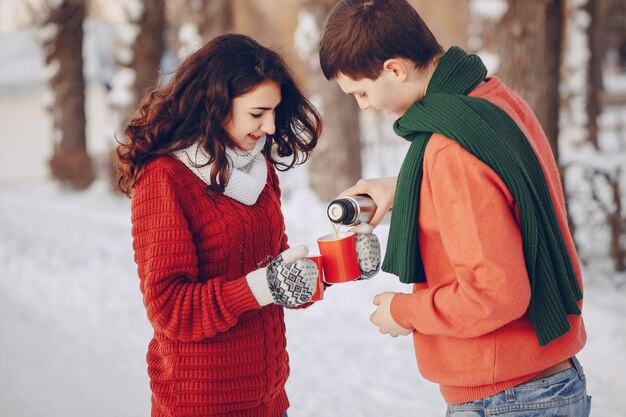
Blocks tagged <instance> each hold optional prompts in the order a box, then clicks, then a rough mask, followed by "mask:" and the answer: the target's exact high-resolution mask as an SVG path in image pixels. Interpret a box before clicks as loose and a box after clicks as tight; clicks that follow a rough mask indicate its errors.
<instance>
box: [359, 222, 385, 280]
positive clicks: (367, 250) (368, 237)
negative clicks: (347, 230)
mask: <svg viewBox="0 0 626 417" xmlns="http://www.w3.org/2000/svg"><path fill="white" fill-rule="evenodd" d="M373 230H374V228H373V227H372V226H370V225H369V224H367V223H361V224H359V225H358V226H355V227H354V228H352V231H353V232H355V233H356V255H357V259H358V261H359V268H360V269H361V276H360V277H359V278H358V279H359V280H363V279H370V278H372V277H373V276H374V275H376V274H377V273H378V271H380V263H381V262H380V261H381V258H382V255H381V251H380V242H379V241H378V237H376V235H375V234H374V233H372V231H373Z"/></svg>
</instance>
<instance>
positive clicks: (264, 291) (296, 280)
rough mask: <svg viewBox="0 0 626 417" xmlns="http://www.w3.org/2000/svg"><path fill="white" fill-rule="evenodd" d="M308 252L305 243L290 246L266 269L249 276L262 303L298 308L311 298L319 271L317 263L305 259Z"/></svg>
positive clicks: (257, 297) (255, 294)
mask: <svg viewBox="0 0 626 417" xmlns="http://www.w3.org/2000/svg"><path fill="white" fill-rule="evenodd" d="M308 252H309V251H308V249H307V247H306V246H304V245H300V246H296V247H293V248H290V249H287V250H286V251H284V252H283V253H281V254H280V255H278V256H277V257H276V258H274V259H273V260H272V261H271V262H270V263H269V265H268V266H267V267H266V268H260V269H257V270H256V271H253V272H251V273H249V274H248V275H247V276H246V280H247V281H248V286H249V287H250V290H251V291H252V294H253V295H254V297H255V298H256V300H257V302H258V303H259V304H260V305H261V306H265V305H268V304H271V303H276V304H280V305H282V306H285V307H298V306H300V305H302V304H305V303H307V302H308V301H309V300H310V299H311V297H312V296H313V293H314V292H315V289H316V286H317V276H318V273H319V271H318V269H317V265H316V264H315V262H313V261H312V260H310V259H306V258H305V256H306V255H307V253H308Z"/></svg>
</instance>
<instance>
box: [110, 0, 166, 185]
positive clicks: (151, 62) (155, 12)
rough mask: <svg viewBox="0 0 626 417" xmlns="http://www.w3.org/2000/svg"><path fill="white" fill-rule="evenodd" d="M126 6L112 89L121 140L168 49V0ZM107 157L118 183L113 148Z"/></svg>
mask: <svg viewBox="0 0 626 417" xmlns="http://www.w3.org/2000/svg"><path fill="white" fill-rule="evenodd" d="M138 5H141V7H137V6H138ZM122 7H123V8H124V12H125V13H126V16H127V19H128V20H127V22H126V23H125V24H123V25H120V28H119V29H118V39H117V48H116V51H115V57H116V61H117V71H116V74H115V76H114V77H113V80H112V89H111V92H110V93H109V103H110V106H111V108H112V111H113V114H114V117H113V118H114V120H113V121H112V123H113V124H114V125H116V126H117V129H116V135H115V136H116V140H117V141H124V140H125V138H124V135H123V134H122V132H123V130H124V128H125V127H126V125H128V123H129V122H130V119H131V118H132V116H133V114H134V112H135V110H136V107H137V105H138V104H139V102H140V101H141V99H142V98H143V96H144V95H145V94H146V93H147V92H148V91H150V90H151V89H152V88H153V87H155V86H156V84H157V83H158V82H159V80H160V77H161V74H160V71H159V70H160V66H161V56H162V55H163V52H164V51H165V0H134V2H132V3H131V2H126V3H123V4H122ZM112 145H113V142H112ZM104 159H105V160H104V161H103V163H102V164H103V165H104V170H105V171H106V172H107V174H108V177H109V178H110V182H111V184H112V185H115V173H116V166H115V165H116V162H115V154H114V149H113V148H112V149H111V152H110V154H108V155H107V157H105V158H104Z"/></svg>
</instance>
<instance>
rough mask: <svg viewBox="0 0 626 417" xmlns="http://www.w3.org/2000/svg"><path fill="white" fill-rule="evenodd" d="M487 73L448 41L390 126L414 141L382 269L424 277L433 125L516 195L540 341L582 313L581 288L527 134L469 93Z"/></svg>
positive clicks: (550, 337) (418, 279)
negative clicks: (427, 157)
mask: <svg viewBox="0 0 626 417" xmlns="http://www.w3.org/2000/svg"><path fill="white" fill-rule="evenodd" d="M486 75H487V69H486V68H485V66H484V65H483V63H482V62H481V61H480V58H478V57H477V56H476V55H467V54H466V53H465V52H464V51H463V50H462V49H460V48H457V47H453V48H450V49H449V50H448V52H446V54H445V55H444V56H443V58H442V59H441V62H440V63H439V65H438V67H437V69H436V70H435V72H434V74H433V76H432V79H431V81H430V83H429V85H428V90H427V92H426V95H425V96H424V98H423V100H422V101H420V102H416V103H415V104H413V105H412V106H411V107H410V108H409V110H408V111H407V112H406V113H405V114H404V115H403V116H402V117H401V118H400V119H398V120H397V121H396V123H395V125H394V130H395V131H396V133H397V134H399V135H401V136H402V137H404V138H405V139H407V140H409V141H411V142H412V143H411V147H410V149H409V151H408V153H407V156H406V157H405V160H404V162H403V166H402V169H401V170H400V174H399V175H398V182H397V189H396V198H395V201H394V212H393V216H392V219H391V229H390V232H389V244H388V246H387V255H386V256H385V264H384V265H383V269H384V270H385V271H388V272H391V273H394V274H396V275H398V276H399V277H400V279H401V280H402V281H403V282H424V281H425V280H426V276H425V274H424V267H423V264H422V259H421V255H420V251H419V248H418V245H419V243H418V226H417V219H418V216H419V214H418V213H419V195H420V184H421V181H422V175H423V170H422V167H423V160H424V151H425V149H426V145H427V143H428V140H429V139H430V137H431V135H432V133H433V132H436V133H439V134H442V135H444V136H446V137H448V138H450V139H453V140H455V141H457V142H458V143H460V144H461V145H462V146H463V147H464V148H465V149H467V150H468V151H469V152H471V153H472V154H473V155H474V156H476V157H478V158H479V159H480V160H481V161H483V162H485V163H486V164H487V165H488V166H489V167H490V168H492V169H493V170H494V171H495V172H496V173H497V174H498V175H499V176H500V178H502V180H503V181H504V183H505V184H506V185H507V187H508V188H509V190H510V191H511V193H512V194H513V196H514V197H515V201H516V203H517V206H518V209H519V212H520V217H521V232H522V238H523V243H524V255H525V259H526V269H527V270H528V277H529V279H530V283H531V291H532V296H531V300H530V319H531V322H532V324H533V327H534V329H535V332H536V334H537V338H538V341H539V344H540V345H542V346H543V345H546V344H547V343H549V342H551V341H553V340H555V339H556V338H558V337H559V336H562V335H563V334H565V333H566V332H567V331H568V330H569V329H570V324H569V321H568V320H567V314H580V310H579V309H578V306H577V301H578V300H580V299H581V298H582V291H581V290H580V288H579V286H578V282H577V278H576V274H575V273H574V268H573V266H572V261H571V259H570V257H569V254H568V252H567V249H566V246H565V243H564V240H563V235H562V232H561V230H560V228H559V223H558V220H557V217H556V214H555V212H554V204H553V202H552V199H551V196H550V192H549V190H548V186H547V184H546V179H545V177H544V174H543V171H542V168H541V165H540V164H539V161H538V159H537V156H536V155H535V153H534V151H533V149H532V147H531V146H530V144H529V142H528V140H527V138H526V137H525V136H524V133H523V132H522V130H521V129H520V128H519V126H517V125H516V124H515V122H514V121H513V120H512V119H511V117H509V116H508V115H507V114H506V113H505V112H504V111H503V110H502V109H500V108H499V107H498V106H496V105H494V104H492V103H490V102H489V101H487V100H484V99H481V98H477V97H468V96H467V94H468V93H469V92H470V91H471V90H473V89H474V88H475V87H476V86H477V85H478V84H480V82H482V81H483V80H484V78H485V76H486Z"/></svg>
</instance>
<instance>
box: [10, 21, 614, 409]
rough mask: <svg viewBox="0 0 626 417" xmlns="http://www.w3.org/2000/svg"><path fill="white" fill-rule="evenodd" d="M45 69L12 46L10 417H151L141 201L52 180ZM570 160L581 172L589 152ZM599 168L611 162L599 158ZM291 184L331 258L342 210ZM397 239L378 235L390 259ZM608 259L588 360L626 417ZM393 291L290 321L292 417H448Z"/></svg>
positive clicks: (104, 49) (368, 165)
mask: <svg viewBox="0 0 626 417" xmlns="http://www.w3.org/2000/svg"><path fill="white" fill-rule="evenodd" d="M87 25H88V26H87V29H86V37H87V38H86V45H87V46H86V47H85V52H84V53H85V58H86V69H85V74H86V79H87V81H88V85H87V105H86V107H87V119H88V125H87V126H88V127H87V128H88V132H87V133H88V141H89V143H88V149H89V150H90V152H91V153H93V154H94V155H97V154H101V153H105V152H107V151H108V150H109V149H110V146H111V143H110V138H111V131H112V129H111V128H110V117H109V108H108V105H107V88H108V87H109V84H108V82H109V81H110V76H111V73H110V72H109V71H110V70H111V67H110V62H111V61H110V57H108V55H107V54H108V53H109V52H110V51H109V50H108V48H110V43H108V40H109V39H110V36H109V34H108V33H107V31H106V29H104V28H102V27H100V26H99V24H98V23H96V22H87ZM42 61H43V60H42V56H41V52H40V51H39V49H38V46H37V45H36V43H35V41H34V39H33V36H32V33H31V31H29V30H19V31H12V32H5V33H0V126H1V128H2V134H1V135H0V416H1V417H39V416H44V415H46V416H51V417H61V416H63V417H78V416H81V417H82V416H91V417H104V416H107V417H108V416H116V417H126V416H128V417H147V416H149V414H150V390H149V385H148V384H149V381H148V378H147V375H146V364H145V354H146V350H147V345H148V342H149V340H150V337H151V328H150V325H149V323H148V321H147V319H146V314H145V310H144V308H143V305H142V298H141V294H140V292H139V281H138V278H137V275H136V266H135V264H134V262H133V253H132V248H131V237H130V211H129V207H130V201H129V200H128V199H127V198H125V197H121V196H119V195H115V194H113V193H112V192H111V191H110V187H109V184H107V183H106V182H104V181H102V180H100V181H98V182H96V183H94V184H93V185H92V186H91V187H90V188H89V189H88V190H87V191H85V192H81V193H75V192H71V191H68V190H66V189H63V188H61V187H59V186H58V185H57V184H56V183H54V182H52V181H51V180H50V179H49V177H48V170H47V160H48V158H49V157H50V155H51V153H52V145H51V140H50V132H51V121H50V120H49V117H48V115H47V113H46V112H45V110H44V95H45V91H46V88H45V80H44V68H43V63H42ZM606 81H607V86H608V89H609V90H610V91H618V90H626V75H624V74H621V75H620V74H607V80H606ZM381 117H383V116H380V115H374V114H371V113H367V114H365V117H364V118H363V120H364V122H363V123H364V127H365V129H364V134H365V141H366V143H367V141H368V140H370V141H371V140H373V138H376V137H377V136H379V135H387V136H393V135H392V133H391V132H390V131H389V130H384V128H381V127H375V128H374V127H372V125H371V123H370V124H368V123H369V122H368V121H371V120H378V119H380V118H381ZM573 121H575V118H574V119H573ZM600 122H601V129H602V131H601V132H602V133H601V134H602V135H603V140H604V142H606V143H609V144H610V143H614V144H615V145H614V146H619V145H618V143H620V140H622V142H623V132H622V133H619V130H620V129H623V128H624V126H625V125H626V109H624V108H621V109H616V110H615V109H614V110H612V111H611V112H605V114H603V115H602V117H601V120H600ZM389 125H390V123H386V124H385V126H389ZM572 125H573V123H569V124H568V126H570V127H571V126H572ZM620 126H621V128H620ZM572 134H574V133H572ZM620 135H622V136H620ZM620 138H621V139H620ZM393 140H396V141H398V142H397V143H399V145H398V146H397V147H396V148H395V149H397V151H396V152H387V153H385V154H384V157H383V156H381V153H380V152H376V151H375V150H372V149H371V148H368V147H366V148H365V149H364V150H363V157H364V165H365V167H364V173H363V174H364V176H365V177H376V176H381V175H393V174H394V172H393V170H394V169H397V168H398V167H399V165H400V163H401V161H402V156H403V154H402V150H403V147H402V146H403V145H402V143H401V140H400V139H397V138H393ZM621 146H622V150H623V143H622V145H621ZM564 154H565V158H568V157H569V158H572V159H575V158H577V157H578V158H580V152H573V153H572V154H571V155H570V154H568V150H567V149H565V150H564ZM586 158H597V159H598V161H597V162H598V163H601V164H606V163H610V162H607V160H606V159H600V157H598V156H597V155H595V154H589V155H586ZM613 163H617V164H623V163H624V162H623V159H621V160H619V159H617V161H616V162H615V161H614V162H613ZM281 183H282V188H283V202H282V203H283V211H284V215H285V221H286V224H287V234H288V235H289V238H290V243H291V244H300V243H305V244H307V245H308V246H309V248H311V250H312V252H315V251H316V244H315V238H316V237H318V236H321V235H323V234H326V233H328V232H330V230H331V226H330V224H329V223H328V220H327V219H326V217H325V208H326V204H327V202H325V201H320V200H318V199H317V198H316V197H315V195H314V194H313V193H312V192H311V190H310V189H309V188H308V187H307V185H306V184H307V172H306V168H298V169H296V170H293V171H289V172H287V173H285V174H281ZM571 183H572V184H571V185H570V187H576V186H577V184H578V182H577V181H575V180H574V181H571ZM581 184H582V183H581ZM574 191H575V190H574ZM387 229H388V228H387V227H386V226H380V227H378V228H377V229H376V233H377V234H378V236H379V238H380V240H381V242H382V243H383V251H384V243H385V241H386V237H387V231H388V230H387ZM579 233H583V235H582V236H581V235H579V236H578V239H579V241H582V242H587V243H589V242H591V246H593V245H597V246H598V248H599V247H602V246H603V245H606V241H607V239H608V238H607V236H606V233H605V232H603V231H602V229H601V228H600V229H595V228H590V229H585V228H582V231H579ZM584 233H587V234H588V235H584ZM592 249H593V248H591V249H587V251H586V252H585V253H587V254H588V255H587V257H586V259H585V260H586V262H585V266H584V275H585V285H586V287H585V306H584V317H585V322H586V326H587V331H588V337H589V338H588V343H587V345H586V347H585V348H584V349H583V351H582V352H580V354H579V355H578V356H579V359H580V360H581V362H582V364H583V366H584V367H585V370H586V373H587V377H588V390H589V393H590V395H592V396H593V403H592V404H593V408H592V410H593V415H595V416H602V417H624V416H626V397H625V396H624V394H623V393H624V390H625V389H626V372H625V371H624V369H626V354H625V353H624V352H626V322H625V320H624V317H626V297H625V296H626V287H625V286H624V285H623V283H624V282H626V281H625V278H626V277H624V275H623V274H622V275H619V274H616V273H614V272H611V268H610V262H609V259H608V258H607V257H606V255H602V253H605V252H603V251H601V250H599V249H598V250H597V251H596V252H594V251H593V250H592ZM594 253H597V254H599V255H597V257H594V256H593V255H594ZM589 254H590V255H589ZM382 291H405V292H408V291H410V287H409V286H406V285H402V284H399V283H398V280H397V279H396V278H395V277H393V276H390V275H387V274H385V273H381V274H379V275H378V276H376V277H375V278H374V279H372V280H370V281H366V282H355V283H347V284H341V285H335V286H333V287H332V288H331V289H329V290H328V291H327V292H326V294H325V297H324V300H323V301H321V302H318V303H316V304H315V305H313V306H312V307H310V308H308V309H306V310H298V311H287V312H286V321H287V339H288V346H287V348H288V351H289V354H290V359H291V361H290V362H291V376H290V379H289V381H288V384H287V391H288V394H289V397H290V401H291V408H290V409H289V414H290V416H292V417H313V416H333V417H360V416H363V417H367V416H420V417H434V416H443V415H444V414H445V405H444V403H443V400H442V398H441V396H440V394H439V391H438V387H437V386H436V385H435V384H433V383H431V382H429V381H426V380H424V379H423V378H422V377H421V376H420V375H419V373H418V371H417V366H416V363H415V357H414V354H413V348H412V342H411V338H409V337H400V338H395V339H393V338H390V337H388V336H383V335H381V334H379V333H378V331H377V328H376V327H374V326H373V325H371V324H370V322H369V316H370V314H371V313H372V311H373V309H374V308H373V305H372V298H373V297H374V295H376V294H377V293H379V292H382Z"/></svg>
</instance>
